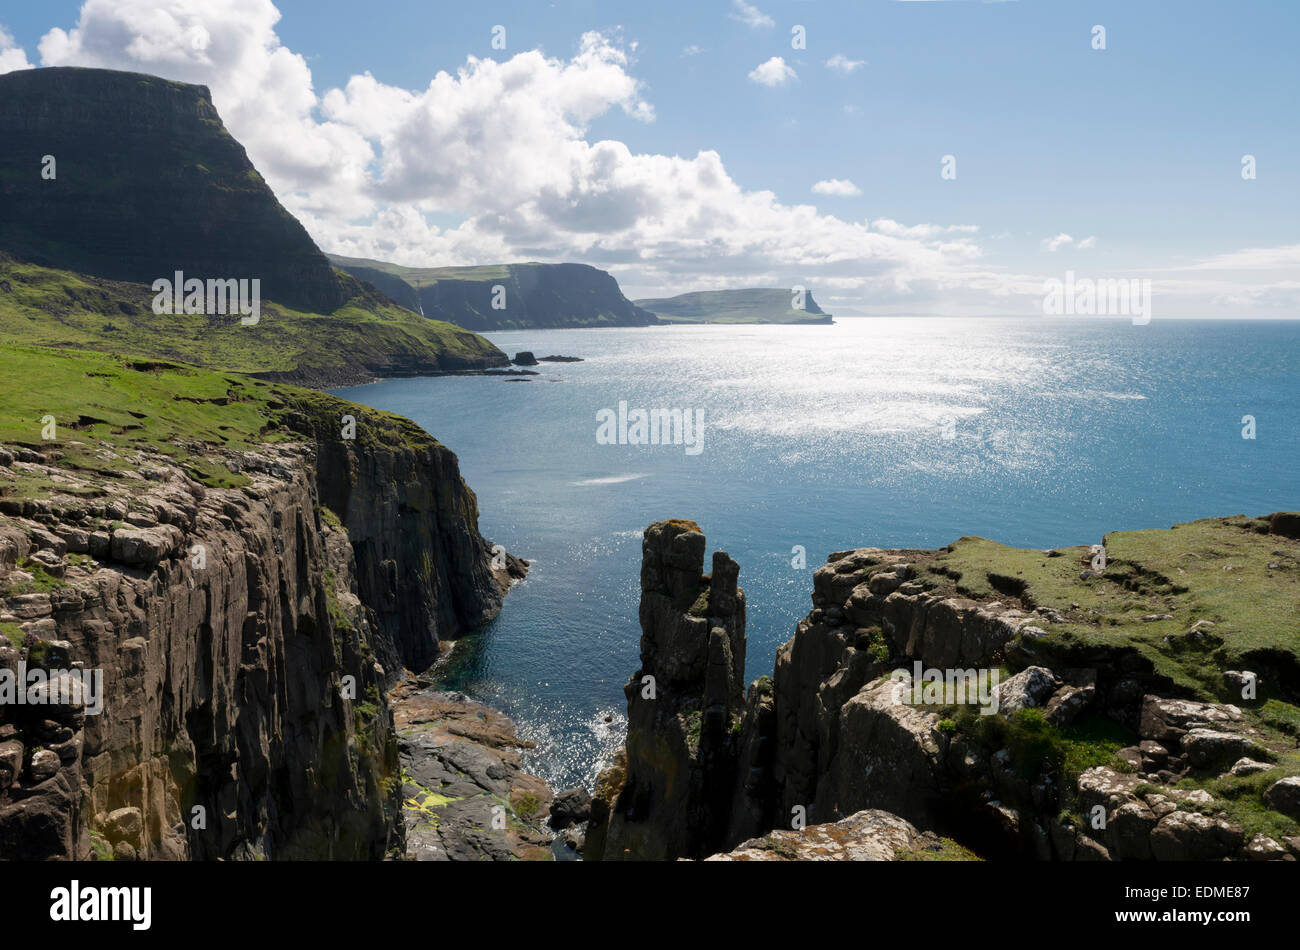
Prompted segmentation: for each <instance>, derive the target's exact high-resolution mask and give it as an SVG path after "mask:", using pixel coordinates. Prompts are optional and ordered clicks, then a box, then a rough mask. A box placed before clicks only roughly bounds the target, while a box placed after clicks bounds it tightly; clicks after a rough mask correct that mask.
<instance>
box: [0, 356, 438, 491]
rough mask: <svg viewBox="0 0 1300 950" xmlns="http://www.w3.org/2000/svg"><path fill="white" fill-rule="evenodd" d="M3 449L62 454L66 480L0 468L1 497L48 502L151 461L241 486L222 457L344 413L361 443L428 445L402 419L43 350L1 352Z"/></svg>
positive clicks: (317, 396)
mask: <svg viewBox="0 0 1300 950" xmlns="http://www.w3.org/2000/svg"><path fill="white" fill-rule="evenodd" d="M0 378H3V379H4V380H5V381H6V383H7V385H6V386H4V387H3V388H0V443H2V444H5V445H10V446H22V447H26V448H29V449H32V450H35V451H40V452H42V453H45V454H47V455H48V452H49V451H50V450H51V449H53V451H55V452H57V453H58V454H59V462H60V467H61V468H64V469H66V470H67V472H68V480H66V481H62V482H59V483H58V484H54V483H53V482H51V481H50V480H48V479H46V478H44V477H43V476H42V477H36V476H33V475H29V474H25V473H24V471H23V469H22V467H21V466H14V467H12V468H10V469H0V498H3V499H33V500H42V499H43V500H48V499H49V498H50V497H51V496H52V495H54V494H55V493H56V492H62V493H64V494H69V495H73V496H83V497H93V496H95V495H96V494H97V493H98V492H97V491H96V489H95V484H96V482H97V481H99V480H101V479H103V478H116V477H120V476H121V475H122V474H123V473H128V472H134V471H136V470H138V468H139V467H140V465H141V463H142V460H143V456H144V455H146V454H154V453H157V454H161V455H165V456H168V457H170V458H172V459H173V460H174V461H176V462H178V463H180V464H182V465H184V466H185V467H186V468H188V469H189V470H190V473H191V475H192V476H193V477H195V478H196V479H197V480H199V481H201V482H203V483H205V484H208V485H210V486H218V485H220V486H226V487H238V486H239V485H241V484H243V483H244V481H245V479H244V478H243V477H242V476H239V475H234V474H232V473H231V472H230V471H229V470H227V469H225V468H224V466H223V465H222V464H221V461H220V453H221V450H223V449H229V450H235V451H240V450H247V449H251V448H254V447H255V446H257V445H258V444H265V443H273V442H282V441H296V440H300V439H302V438H303V435H302V433H303V432H304V430H305V429H306V428H307V427H306V426H305V425H304V420H305V419H306V418H307V417H315V418H317V419H320V418H328V420H329V424H330V425H337V424H338V420H339V417H340V416H342V415H343V414H344V413H351V414H353V415H355V416H357V417H358V419H360V418H361V416H362V415H364V416H365V418H366V420H367V422H366V424H365V425H358V426H357V439H358V444H359V445H362V446H364V445H365V444H366V440H368V439H378V440H381V441H383V442H385V443H387V444H395V443H407V444H421V443H432V442H433V439H432V437H431V436H429V435H427V434H426V433H425V432H424V431H423V430H422V429H420V428H419V427H418V426H416V425H415V423H413V422H410V421H409V420H407V419H404V418H402V417H400V416H395V415H392V414H391V413H386V412H380V411H378V410H373V409H367V408H363V407H361V406H356V405H354V404H352V403H349V402H345V401H344V400H341V399H337V398H335V397H333V396H329V395H326V394H324V393H319V392H315V391H313V390H308V389H299V388H297V387H295V386H287V385H284V384H281V383H269V382H265V381H263V380H259V379H252V378H249V377H246V376H241V375H239V374H235V373H220V372H213V371H210V370H207V369H202V368H200V367H197V366H190V365H186V364H183V363H175V362H168V361H166V360H158V359H144V358H140V357H130V356H121V355H118V354H110V353H95V352H86V351H75V350H54V349H47V348H43V347H26V346H0ZM47 415H52V416H54V418H55V421H56V424H57V429H56V433H55V435H56V438H55V439H54V440H50V441H47V440H44V439H43V438H42V434H43V433H42V427H43V422H42V419H43V418H44V417H46V416H47Z"/></svg>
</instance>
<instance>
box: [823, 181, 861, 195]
mask: <svg viewBox="0 0 1300 950" xmlns="http://www.w3.org/2000/svg"><path fill="white" fill-rule="evenodd" d="M812 190H813V194H817V195H836V196H840V197H850V198H851V197H854V196H856V195H860V194H862V189H861V188H859V187H858V186H857V185H855V184H853V182H851V181H849V179H847V178H827V179H825V180H824V181H819V182H817V183H816V184H815V185H813V186H812Z"/></svg>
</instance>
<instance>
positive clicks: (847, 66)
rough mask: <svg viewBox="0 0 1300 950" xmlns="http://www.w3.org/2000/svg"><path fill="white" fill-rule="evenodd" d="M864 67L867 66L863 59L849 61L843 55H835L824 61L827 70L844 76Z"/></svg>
mask: <svg viewBox="0 0 1300 950" xmlns="http://www.w3.org/2000/svg"><path fill="white" fill-rule="evenodd" d="M865 65H867V61H866V60H865V59H849V58H848V57H847V56H845V55H844V54H843V53H836V54H835V55H834V56H832V57H831V58H830V59H828V60H826V68H827V69H833V70H834V71H835V72H837V73H843V74H844V75H846V76H847V75H848V74H849V73H851V72H854V71H855V70H857V69H858V68H860V67H862V66H865Z"/></svg>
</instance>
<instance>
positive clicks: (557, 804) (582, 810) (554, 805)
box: [551, 787, 591, 830]
mask: <svg viewBox="0 0 1300 950" xmlns="http://www.w3.org/2000/svg"><path fill="white" fill-rule="evenodd" d="M589 817H591V793H590V792H588V791H587V790H586V789H585V788H581V787H578V788H566V789H565V790H564V791H562V792H559V793H557V794H556V796H555V800H554V801H553V802H551V827H552V828H555V829H557V830H558V829H560V828H567V827H568V826H569V825H574V824H579V823H581V822H584V821H586V820H587V819H588V818H589Z"/></svg>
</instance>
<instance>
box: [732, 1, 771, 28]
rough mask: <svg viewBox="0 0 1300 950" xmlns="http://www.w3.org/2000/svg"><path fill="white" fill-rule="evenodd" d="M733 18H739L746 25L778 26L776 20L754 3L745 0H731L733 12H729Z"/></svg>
mask: <svg viewBox="0 0 1300 950" xmlns="http://www.w3.org/2000/svg"><path fill="white" fill-rule="evenodd" d="M727 16H729V17H731V18H732V19H733V20H739V21H740V22H741V23H744V24H745V25H746V26H752V27H760V26H776V21H775V20H773V19H772V18H771V17H770V16H768V15H767V14H766V13H764V12H763V11H762V10H760V9H758V7H756V6H754V5H753V4H752V3H746V2H745V0H731V12H730V13H729V14H727Z"/></svg>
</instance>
